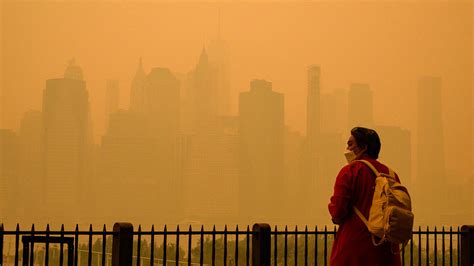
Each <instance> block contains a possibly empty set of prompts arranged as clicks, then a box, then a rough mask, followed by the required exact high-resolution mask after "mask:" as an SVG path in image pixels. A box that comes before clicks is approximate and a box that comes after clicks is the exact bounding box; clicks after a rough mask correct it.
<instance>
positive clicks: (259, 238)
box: [252, 224, 271, 266]
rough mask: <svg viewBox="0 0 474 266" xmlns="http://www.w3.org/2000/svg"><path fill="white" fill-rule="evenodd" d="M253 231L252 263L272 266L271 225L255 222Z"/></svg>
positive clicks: (259, 265)
mask: <svg viewBox="0 0 474 266" xmlns="http://www.w3.org/2000/svg"><path fill="white" fill-rule="evenodd" d="M252 233H253V234H252V265H254V266H257V265H258V266H270V253H271V252H270V247H271V236H270V233H271V228H270V225H268V224H254V225H253V227H252Z"/></svg>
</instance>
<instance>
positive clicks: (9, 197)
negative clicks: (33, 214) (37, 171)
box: [0, 129, 23, 223]
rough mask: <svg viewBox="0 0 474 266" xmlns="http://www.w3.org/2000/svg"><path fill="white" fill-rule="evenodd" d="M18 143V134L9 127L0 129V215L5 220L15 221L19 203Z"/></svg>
mask: <svg viewBox="0 0 474 266" xmlns="http://www.w3.org/2000/svg"><path fill="white" fill-rule="evenodd" d="M20 168H21V166H20V145H19V139H18V135H17V134H16V133H15V132H14V131H13V130H10V129H0V215H1V216H2V218H3V220H4V221H5V222H10V223H15V219H17V218H16V217H19V215H21V213H19V209H20V208H19V207H20V206H21V203H19V201H20V200H23V199H21V198H20V196H19V193H20V192H21V190H20V184H19V182H18V179H19V178H18V177H19V175H18V172H19V169H20Z"/></svg>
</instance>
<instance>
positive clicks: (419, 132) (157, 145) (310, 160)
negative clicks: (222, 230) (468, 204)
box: [0, 1, 474, 222]
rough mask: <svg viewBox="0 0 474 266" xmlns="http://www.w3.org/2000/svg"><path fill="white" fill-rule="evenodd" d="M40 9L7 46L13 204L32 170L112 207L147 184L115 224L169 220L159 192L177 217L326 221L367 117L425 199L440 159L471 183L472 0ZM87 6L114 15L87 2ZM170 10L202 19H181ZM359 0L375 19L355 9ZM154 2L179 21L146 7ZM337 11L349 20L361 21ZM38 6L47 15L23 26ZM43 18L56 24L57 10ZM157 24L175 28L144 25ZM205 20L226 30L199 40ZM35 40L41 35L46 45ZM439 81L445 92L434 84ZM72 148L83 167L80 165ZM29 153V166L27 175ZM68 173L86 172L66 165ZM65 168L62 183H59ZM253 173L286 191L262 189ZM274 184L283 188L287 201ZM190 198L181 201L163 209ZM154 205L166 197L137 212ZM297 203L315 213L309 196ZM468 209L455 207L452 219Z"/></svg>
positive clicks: (386, 154) (387, 155) (27, 7)
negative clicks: (352, 137)
mask: <svg viewBox="0 0 474 266" xmlns="http://www.w3.org/2000/svg"><path fill="white" fill-rule="evenodd" d="M36 5H37V6H36V7H37V8H38V9H37V11H38V12H36V13H34V14H30V13H29V12H31V10H33V9H32V7H33V6H34V4H32V3H14V2H11V1H6V2H4V3H2V7H3V10H2V14H3V15H5V16H4V17H5V18H4V20H3V21H4V23H3V24H2V32H3V37H2V38H3V39H2V44H3V46H2V54H5V55H7V56H6V57H4V58H3V59H2V66H3V67H2V80H1V85H2V86H1V87H2V93H1V97H2V98H1V106H2V107H1V111H2V113H1V119H0V120H1V121H0V122H1V123H0V129H1V131H0V132H1V133H2V134H1V140H2V143H1V144H2V155H5V154H8V156H2V162H7V163H5V164H4V165H3V166H2V169H1V170H2V171H0V172H2V173H3V175H4V176H3V179H2V183H1V184H0V186H2V187H0V190H1V191H4V192H5V193H4V195H2V197H3V199H4V200H5V201H7V202H8V201H10V202H11V201H12V199H15V198H16V197H21V196H23V195H24V194H22V193H20V194H18V195H17V193H16V192H15V191H21V190H22V189H21V187H16V188H15V189H7V187H10V186H9V185H8V184H17V183H18V182H19V183H25V182H26V183H28V182H29V181H28V180H30V181H31V182H32V183H31V184H30V185H29V186H32V184H36V183H35V181H34V180H35V179H34V178H33V177H35V176H36V177H38V178H40V179H41V180H42V181H41V182H40V183H41V184H42V185H43V186H45V187H47V188H49V190H50V191H53V192H54V191H58V193H52V194H51V193H50V192H47V190H43V191H46V194H45V195H47V196H45V198H44V201H43V202H52V203H54V204H56V205H55V206H60V205H61V204H63V206H68V202H69V205H70V204H75V203H81V204H85V205H90V206H93V205H94V199H95V198H94V197H98V195H100V191H101V189H100V188H106V189H108V190H106V191H107V193H108V194H107V195H110V196H111V197H110V198H108V199H107V200H105V199H104V202H103V203H101V204H105V205H107V203H108V204H112V203H113V202H120V201H121V200H123V198H122V197H123V196H122V195H124V194H127V191H130V190H131V191H132V192H131V194H130V196H131V195H133V196H134V198H136V199H135V200H134V201H130V202H128V203H125V202H124V204H125V205H123V206H115V207H114V208H110V209H108V210H107V211H106V212H105V213H104V214H103V215H104V217H105V215H108V216H107V217H109V219H110V217H120V216H117V215H118V213H123V212H126V210H127V209H134V208H135V207H136V209H135V210H134V211H130V213H127V217H132V216H133V217H135V218H136V219H143V220H146V222H152V221H150V220H149V219H150V218H151V217H155V216H154V215H155V214H154V209H153V206H154V203H151V202H155V203H157V204H159V205H157V206H155V208H156V209H157V210H160V212H162V213H166V215H162V216H161V217H159V221H160V222H166V221H167V219H168V221H175V222H179V220H180V219H179V218H177V217H181V218H183V219H188V220H189V219H191V220H192V219H193V217H194V218H195V219H199V220H204V219H211V218H212V219H214V220H216V221H225V217H231V218H229V219H232V221H238V219H239V217H238V216H239V215H242V216H245V215H247V217H250V218H252V217H253V218H255V217H259V215H260V214H259V213H261V212H262V211H263V212H265V214H264V215H263V216H262V217H267V218H270V217H271V218H272V219H274V220H275V221H276V220H278V221H287V222H291V219H294V220H295V221H297V220H298V221H300V220H304V219H309V220H312V221H326V220H327V215H328V214H327V209H326V206H325V205H324V202H325V200H327V199H328V197H329V194H330V192H331V190H332V185H333V180H334V178H335V176H336V174H337V171H338V170H339V169H340V168H341V167H342V166H343V165H344V157H343V151H344V149H345V142H346V139H347V137H348V135H349V130H350V128H351V127H353V126H356V125H357V126H368V127H373V128H375V129H376V130H377V131H379V133H380V134H381V138H382V152H381V160H382V161H383V162H386V163H388V164H389V165H391V166H393V167H394V168H395V169H396V170H397V169H399V171H400V173H403V176H401V179H402V182H403V181H404V180H406V181H407V184H409V185H410V186H411V187H409V189H410V191H411V192H412V193H413V196H414V199H415V206H417V204H421V202H422V201H421V200H420V201H416V200H417V199H421V198H422V195H423V193H427V192H426V191H424V190H423V189H422V188H421V187H423V183H426V182H431V180H430V179H424V178H426V177H423V178H420V177H419V176H420V175H429V176H430V177H432V176H433V175H434V173H433V172H429V171H428V170H427V169H429V162H431V161H432V160H436V162H438V163H436V166H437V167H440V170H439V171H436V173H437V174H438V172H442V174H439V177H437V178H436V180H438V181H439V182H438V183H436V186H437V187H439V188H442V187H444V186H449V187H453V188H454V187H456V186H462V185H463V184H464V185H465V184H468V186H467V188H466V189H467V190H469V189H471V190H472V188H469V185H470V186H471V187H472V186H473V185H474V182H473V177H472V175H473V167H472V165H473V153H474V151H473V146H474V143H473V142H474V138H473V137H472V136H474V135H473V130H472V129H473V119H472V118H473V112H474V110H473V108H474V105H473V93H472V77H473V76H474V75H472V74H473V72H472V71H473V67H472V61H473V60H470V59H469V56H471V57H472V56H474V54H473V53H472V47H471V46H472V45H471V46H469V44H472V23H473V21H472V19H470V17H469V14H471V15H472V13H469V12H470V11H471V10H472V8H473V5H472V3H456V4H452V5H449V4H446V3H433V4H427V3H426V4H420V3H418V4H416V5H415V4H412V5H411V6H410V5H409V6H410V8H411V9H409V8H408V7H407V5H403V4H396V3H392V4H389V3H384V4H379V5H376V4H373V3H360V4H350V3H344V4H342V3H340V4H327V3H326V4H324V3H294V4H291V3H260V4H255V3H248V6H247V5H246V4H244V3H234V4H230V3H225V4H224V3H221V4H219V5H217V4H212V3H200V4H198V3H180V4H169V5H163V3H161V4H160V3H155V4H152V3H148V4H143V3H142V4H138V3H130V2H128V3H127V2H125V3H122V4H118V3H103V4H98V5H92V4H91V3H84V2H82V3H81V2H78V3H75V4H71V5H68V4H64V3H57V4H51V3H37V4H36ZM87 8H92V10H95V11H97V12H98V13H101V14H103V15H104V16H103V17H101V16H97V15H96V14H93V13H90V12H86V13H83V15H82V16H81V15H78V14H79V13H80V10H84V9H87ZM193 8H194V9H193ZM351 8H353V9H351ZM164 9H166V10H168V13H169V14H176V16H178V17H177V18H186V19H187V20H186V21H189V19H191V20H192V19H194V20H195V23H194V25H193V24H192V23H191V24H190V23H187V22H183V23H181V24H180V23H172V21H173V19H172V17H169V15H165V14H164V13H163V10H164ZM5 10H7V11H9V12H6V11H5ZM286 11H288V12H286ZM324 11H326V12H328V14H323V13H324ZM357 11H359V12H361V14H363V15H365V16H360V19H359V20H356V17H357V16H355V15H356V14H357ZM77 12H79V13H77ZM153 12H155V13H154V14H161V15H162V16H156V17H154V20H153V19H151V18H149V17H147V16H146V15H147V14H152V13H153ZM173 12H174V13H173ZM261 12H266V13H262V14H265V15H262V17H261V18H262V19H260V20H256V21H255V22H254V24H246V23H250V22H249V21H245V20H243V21H240V24H239V23H235V22H236V18H242V17H246V16H249V14H255V15H257V14H260V13H261ZM331 12H332V13H331ZM379 12H381V13H380V14H379ZM397 12H398V13H397ZM330 13H331V14H333V15H334V14H338V15H344V16H346V19H347V21H352V25H351V26H352V28H350V30H348V28H347V26H348V24H347V22H338V21H337V20H336V19H335V17H332V16H331V15H330ZM382 13H383V14H384V15H385V17H384V18H386V19H383V18H382V16H381V14H382ZM15 14H16V15H17V16H14V15H15ZM57 14H64V15H67V16H66V17H67V18H66V19H65V20H64V23H63V24H61V25H59V24H57V25H54V22H55V21H58V19H60V16H58V15H57ZM204 14H207V15H208V16H207V17H204V16H203V15H204ZM397 14H398V15H400V14H401V15H403V17H404V18H405V20H403V23H402V20H400V19H399V18H398V17H397ZM26 15H29V16H30V20H27V21H26V22H25V23H23V24H21V23H20V21H21V18H23V17H25V16H26ZM121 15H123V16H125V17H127V18H128V19H129V24H126V23H123V22H122V21H120V20H119V18H120V16H121ZM314 15H317V16H316V17H317V18H315V16H314ZM318 15H319V16H318ZM359 15H360V14H359ZM44 17H48V18H49V19H50V21H51V23H53V24H47V23H46V24H44V23H43V22H41V23H40V22H39V21H41V19H42V18H44ZM35 21H36V22H37V25H36V24H35ZM108 21H110V22H108ZM154 22H155V23H158V24H159V25H161V26H162V27H156V28H155V27H144V26H145V25H148V23H151V24H153V23H154ZM315 22H318V23H319V24H318V23H316V24H315ZM374 22H379V24H380V25H374V24H373V23H374ZM90 23H98V24H97V27H90V26H91V25H90ZM114 23H115V24H114ZM160 23H161V24H160ZM397 23H401V24H400V25H399V26H398V27H399V28H397V26H395V25H396V24H397ZM411 23H416V25H418V28H415V29H414V28H412V27H411V26H410V25H411ZM151 24H150V25H151ZM87 25H89V27H88V26H87ZM246 25H247V26H248V25H252V26H253V27H246ZM310 25H311V26H310ZM433 26H439V27H438V28H437V29H439V31H433V30H432V29H433ZM15 29H23V30H21V31H15ZM55 29H56V30H58V32H57V33H56V31H55ZM399 29H402V30H399ZM199 32H201V33H202V32H210V34H208V36H204V37H202V36H201V37H198V35H199ZM113 33H114V34H113ZM158 33H159V34H158ZM101 34H102V35H101ZM469 34H471V39H468V38H469ZM114 36H115V37H117V36H120V38H125V39H120V40H119V41H117V40H118V39H117V40H116V39H115V37H114ZM389 36H390V38H388V37H389ZM25 38H32V40H31V45H30V46H26V45H25V42H24V40H25ZM186 38H190V39H189V40H188V41H184V42H183V39H186ZM86 40H89V42H86ZM414 40H416V41H417V42H413V41H414ZM466 40H467V43H466ZM15 42H18V43H20V45H18V46H15V45H13V44H14V43H15ZM375 43H376V44H375ZM45 45H46V46H45ZM140 46H141V47H142V48H140ZM45 47H47V48H45ZM86 51H87V52H86ZM45 58H47V59H48V60H44V59H45ZM70 58H73V59H72V60H71V61H69V63H68V64H65V63H66V62H67V59H70ZM40 59H42V60H40ZM473 59H474V58H473ZM20 69H21V70H24V72H21V71H19V70H20ZM64 69H66V72H65V73H64V77H63V78H58V77H61V73H63V70H64ZM45 81H46V86H44V85H42V84H45ZM74 84H76V85H74ZM427 84H428V85H427ZM430 84H431V85H430ZM433 84H434V85H433ZM74 86H76V87H77V89H72V90H70V88H72V87H74ZM429 87H434V88H436V89H435V92H434V93H430V92H429V91H428V90H426V89H424V88H429ZM68 91H70V92H68ZM72 91H76V92H74V93H72ZM70 93H72V94H70ZM423 93H425V94H426V95H425V94H423ZM43 94H44V95H43ZM74 95H75V96H74ZM424 95H425V96H424ZM68 102H70V103H71V104H68ZM72 103H73V104H72ZM264 106H267V107H266V108H263V107H264ZM28 110H30V111H28ZM35 110H36V111H35ZM40 110H42V111H40ZM50 110H53V111H54V110H55V111H54V112H50ZM61 110H63V111H61ZM61 121H63V122H61ZM74 128H76V129H77V130H72V129H74ZM38 130H40V134H39V135H41V139H38V138H37V137H35V135H38V134H35V132H38ZM68 132H69V133H68ZM460 139H461V140H463V145H459V140H460ZM51 140H52V142H51ZM76 140H77V141H78V142H75V141H76ZM420 140H421V141H420ZM423 140H426V142H423ZM464 142H465V143H467V144H464ZM51 143H52V144H51ZM436 145H440V146H439V147H436ZM15 147H17V148H15ZM65 147H67V150H61V149H65ZM74 147H75V148H74ZM385 147H386V148H385ZM12 149H13V150H12ZM17 150H18V151H19V152H18V154H17ZM5 151H7V152H9V151H11V153H5ZM26 154H28V156H26ZM86 154H89V155H86ZM436 156H437V158H435V157H436ZM407 158H408V159H407ZM385 159H387V160H388V161H385ZM9 160H10V161H9ZM71 160H76V161H77V162H78V164H77V165H73V164H70V163H66V162H70V161H71ZM421 161H423V162H424V163H421V164H420V163H419V162H421ZM8 162H10V163H11V162H13V163H11V164H8ZM61 162H62V163H61ZM15 163H17V165H28V167H25V169H22V170H21V171H17V170H16V169H15V168H14V167H13V166H14V165H15ZM58 165H62V166H61V167H62V168H61V167H59V166H58ZM81 165H83V166H81ZM43 166H44V167H45V168H44V171H43V170H42V167H43ZM67 167H69V168H67ZM66 168H67V169H66ZM48 169H52V170H48ZM68 169H69V170H68ZM74 169H77V171H76V170H74ZM38 171H40V172H41V177H40V175H38V173H37V172H38ZM68 171H70V172H71V173H74V175H75V174H77V178H76V179H74V178H73V176H70V177H69V178H68V179H61V178H59V176H60V175H66V174H67V172H68ZM54 173H56V174H54ZM132 176H133V177H132ZM134 178H136V180H134ZM259 178H261V180H260V179H259ZM272 178H273V179H272ZM59 180H61V182H62V183H61V187H59V186H58V187H55V186H56V185H58V184H59V183H58V182H57V181H59ZM87 180H89V181H87ZM120 180H121V181H120ZM84 182H85V183H84ZM88 182H95V183H94V184H98V186H97V187H95V186H94V188H93V189H88V190H87V193H86V194H87V195H80V194H81V193H82V191H81V192H80V193H76V192H77V191H76V192H73V193H72V194H74V193H75V194H78V195H77V196H74V197H72V198H68V199H67V200H66V201H65V202H61V201H62V200H61V199H60V198H54V197H56V196H57V197H67V196H64V195H67V194H68V191H70V192H72V191H73V190H72V187H74V186H73V184H75V183H77V187H76V188H79V187H82V186H88V185H90V183H88ZM117 182H118V183H117ZM254 182H256V184H260V185H259V186H258V187H265V186H264V184H268V185H269V187H267V188H265V189H263V188H259V189H257V190H255V191H254V190H252V189H249V187H251V186H252V184H255V183H254ZM26 183H25V184H26ZM41 184H39V185H40V186H41ZM119 184H121V185H119ZM211 184H214V186H210V185H211ZM217 184H219V185H217ZM7 185H8V186H7ZM115 186H116V187H115ZM213 187H217V188H221V189H219V191H218V192H214V190H213ZM114 188H116V189H114ZM196 188H199V190H197V191H196ZM142 190H143V192H141V191H142ZM145 191H148V192H145ZM198 191H200V192H201V193H198ZM274 191H280V192H281V193H280V194H279V196H276V197H275V195H273V194H272V192H274ZM48 193H49V194H48ZM242 193H243V194H242ZM61 195H62V196H61ZM104 195H105V194H104ZM173 195H180V196H179V198H176V199H175V201H174V203H173V204H172V205H168V206H165V205H163V202H166V201H168V199H169V198H170V197H169V196H173ZM242 195H243V196H242ZM249 195H253V196H251V198H250V200H252V198H259V197H260V196H261V197H262V200H269V201H268V202H267V203H268V204H270V203H272V202H278V203H277V204H276V205H275V206H276V207H277V208H276V209H272V210H270V209H268V210H267V209H259V207H255V206H253V207H252V202H251V201H250V202H248V201H246V200H248V199H246V197H245V196H249ZM257 195H259V196H257ZM53 196H54V197H53ZM458 197H462V199H463V200H471V201H472V200H474V199H472V197H471V198H469V196H466V195H465V193H464V194H460V195H456V194H455V193H454V192H452V193H448V195H447V198H448V199H449V200H450V202H451V201H453V202H455V201H456V200H459V199H461V198H459V199H458ZM30 200H31V199H30ZM280 200H281V202H280ZM59 202H61V204H59ZM140 202H141V203H144V202H150V203H149V204H150V205H143V206H139V207H137V206H136V204H137V203H140ZM265 202H266V201H265ZM311 202H313V203H315V204H316V203H317V206H315V207H314V208H312V207H311ZM298 203H300V204H301V206H300V208H304V211H302V212H298V211H296V210H294V209H293V208H292V206H291V204H298ZM35 204H38V203H35ZM48 204H49V203H48ZM58 204H59V205H58ZM127 204H128V205H127ZM423 204H426V203H423ZM40 205H41V204H40ZM105 205H104V206H105ZM25 206H26V205H25ZM48 206H49V205H48ZM51 206H52V205H51ZM99 206H101V205H100V204H99V205H97V206H94V208H99ZM418 206H421V205H418ZM423 206H424V205H423ZM4 207H5V206H4ZM447 207H448V206H445V207H443V208H444V209H443V210H447V209H446V208H447ZM311 208H312V209H311ZM4 210H5V211H6V212H10V213H11V212H13V213H14V212H15V211H18V213H21V212H23V213H28V209H26V208H25V209H22V210H14V209H13V210H12V209H8V208H6V209H4ZM95 211H96V212H98V211H99V209H97V210H95ZM206 211H207V212H208V213H207V214H208V215H204V218H203V217H200V215H201V216H202V215H203V213H206ZM267 211H268V212H267ZM281 212H283V215H282V214H281ZM53 213H54V212H53ZM284 213H288V214H291V215H290V216H291V217H292V218H289V216H288V215H287V216H288V217H282V216H285V215H284ZM94 215H97V213H96V214H91V213H89V214H87V215H86V216H84V217H81V219H86V218H87V217H89V218H92V217H96V216H94ZM463 215H464V216H463ZM465 215H467V216H465ZM469 215H472V214H469V211H468V210H464V209H462V208H459V209H456V210H454V209H453V213H445V214H443V217H440V219H439V221H449V220H450V219H460V218H459V217H469ZM140 217H141V218H140ZM167 217H168V218H167ZM453 217H454V218H453ZM285 219H289V220H285ZM419 221H420V222H426V221H429V219H428V217H427V216H426V217H423V218H422V219H420V220H419Z"/></svg>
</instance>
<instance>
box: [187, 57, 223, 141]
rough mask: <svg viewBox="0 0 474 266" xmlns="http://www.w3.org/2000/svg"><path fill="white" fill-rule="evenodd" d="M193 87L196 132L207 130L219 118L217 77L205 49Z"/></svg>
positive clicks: (195, 71) (196, 69) (195, 73)
mask: <svg viewBox="0 0 474 266" xmlns="http://www.w3.org/2000/svg"><path fill="white" fill-rule="evenodd" d="M193 73H194V76H193V78H192V80H193V83H194V84H193V85H194V86H193V87H192V89H191V92H190V95H189V96H190V97H191V99H192V105H193V115H194V118H193V121H194V128H195V131H196V132H199V131H202V130H206V128H207V127H208V125H209V123H212V121H213V120H215V117H216V116H218V107H217V106H218V105H217V89H216V82H215V79H216V75H215V71H214V69H213V67H212V66H211V64H210V63H209V58H208V55H207V52H206V49H204V48H203V50H202V53H201V55H200V57H199V62H198V64H197V65H196V68H195V70H194V72H193Z"/></svg>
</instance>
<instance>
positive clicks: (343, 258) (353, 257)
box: [328, 156, 401, 266]
mask: <svg viewBox="0 0 474 266" xmlns="http://www.w3.org/2000/svg"><path fill="white" fill-rule="evenodd" d="M361 159H364V160H368V161H369V162H371V163H372V165H374V167H375V168H376V169H377V170H378V171H379V172H382V173H387V174H388V168H387V166H385V165H383V164H382V163H380V162H378V161H377V160H373V159H371V158H369V157H367V156H365V157H363V158H361ZM396 179H397V181H400V180H399V179H398V176H396ZM374 188H375V174H374V173H373V172H372V170H370V168H369V167H368V166H367V165H365V164H363V163H362V162H353V163H351V164H348V165H346V166H344V167H343V168H342V169H341V171H340V172H339V174H338V175H337V178H336V184H335V185H334V194H333V196H332V197H331V202H330V203H329V206H328V208H329V213H330V214H331V216H332V220H333V222H334V223H336V224H339V229H338V231H337V233H336V238H335V240H334V243H333V247H332V252H331V258H330V265H332V266H337V265H344V266H347V265H364V266H372V265H373V266H375V265H383V266H389V265H400V264H401V261H400V255H399V254H398V255H395V254H393V253H392V251H391V250H390V243H384V244H383V245H381V246H377V247H376V246H374V245H373V243H372V239H371V235H370V233H369V231H368V229H367V227H366V226H365V224H364V222H362V220H361V219H360V218H359V216H357V214H356V213H355V212H354V211H353V209H352V207H353V206H354V205H355V206H356V207H357V208H358V209H359V210H360V211H361V212H362V214H363V215H364V216H365V217H366V218H367V217H369V210H370V206H371V205H372V197H373V195H374ZM394 251H395V248H394Z"/></svg>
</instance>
